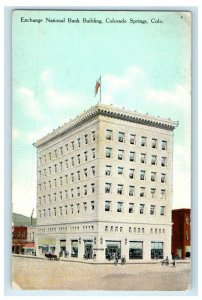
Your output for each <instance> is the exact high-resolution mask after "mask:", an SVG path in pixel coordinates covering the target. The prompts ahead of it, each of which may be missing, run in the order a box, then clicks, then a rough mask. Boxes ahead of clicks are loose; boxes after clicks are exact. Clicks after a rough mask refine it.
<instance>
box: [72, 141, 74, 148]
mask: <svg viewBox="0 0 202 300" xmlns="http://www.w3.org/2000/svg"><path fill="white" fill-rule="evenodd" d="M71 144H72V150H74V141H72V142H71Z"/></svg>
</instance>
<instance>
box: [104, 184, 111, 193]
mask: <svg viewBox="0 0 202 300" xmlns="http://www.w3.org/2000/svg"><path fill="white" fill-rule="evenodd" d="M111 185H112V184H111V183H105V193H111Z"/></svg>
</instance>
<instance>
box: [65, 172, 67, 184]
mask: <svg viewBox="0 0 202 300" xmlns="http://www.w3.org/2000/svg"><path fill="white" fill-rule="evenodd" d="M65 183H68V175H67V174H66V175H65Z"/></svg>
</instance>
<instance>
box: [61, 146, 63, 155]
mask: <svg viewBox="0 0 202 300" xmlns="http://www.w3.org/2000/svg"><path fill="white" fill-rule="evenodd" d="M60 155H61V156H62V155H63V148H62V147H60Z"/></svg>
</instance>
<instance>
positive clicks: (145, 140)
mask: <svg viewBox="0 0 202 300" xmlns="http://www.w3.org/2000/svg"><path fill="white" fill-rule="evenodd" d="M141 146H142V147H146V146H147V138H146V137H145V136H142V137H141Z"/></svg>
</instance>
